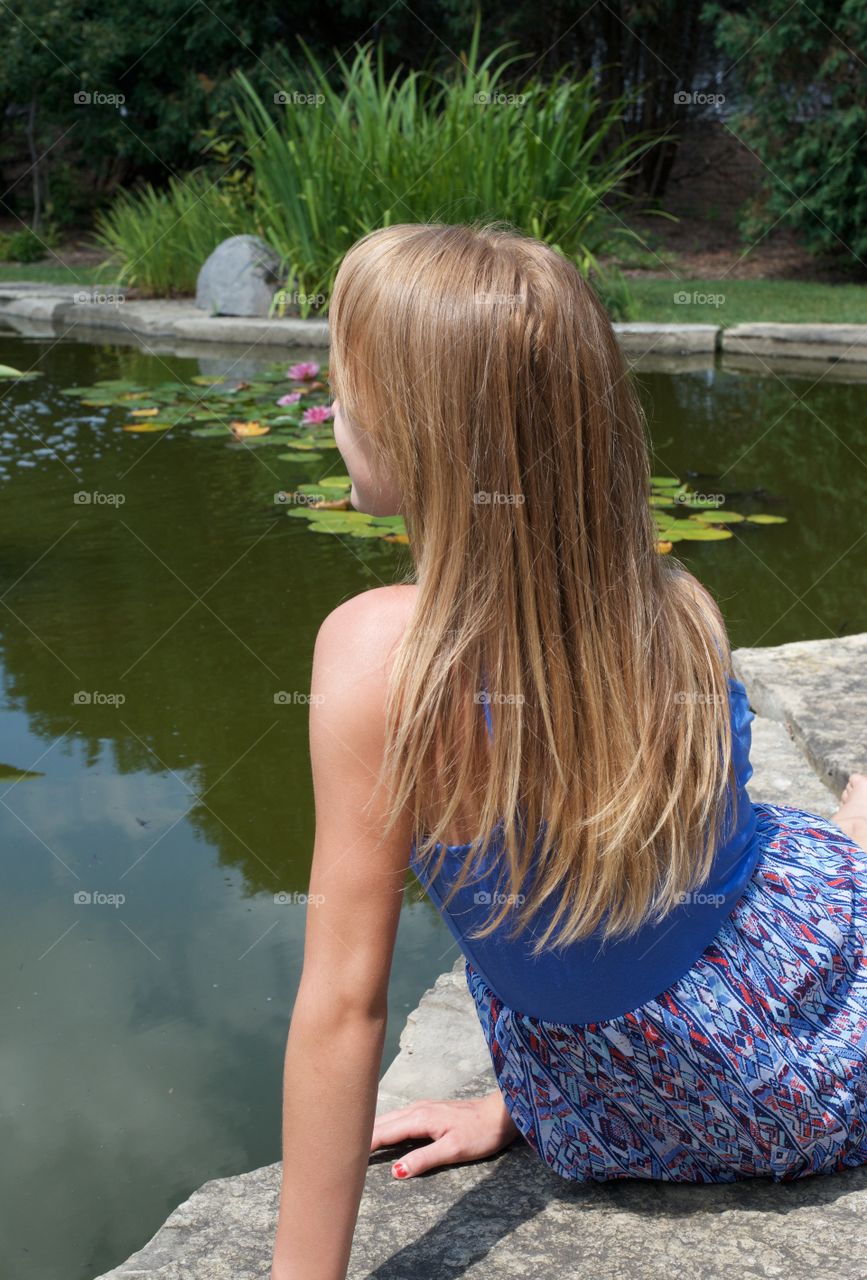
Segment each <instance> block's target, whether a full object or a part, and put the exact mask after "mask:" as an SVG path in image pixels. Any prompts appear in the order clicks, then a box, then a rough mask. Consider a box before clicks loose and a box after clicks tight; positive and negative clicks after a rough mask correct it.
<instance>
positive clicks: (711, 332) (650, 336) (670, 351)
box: [614, 321, 720, 355]
mask: <svg viewBox="0 0 867 1280" xmlns="http://www.w3.org/2000/svg"><path fill="white" fill-rule="evenodd" d="M614 332H615V333H616V334H617V339H618V341H619V343H620V345H621V347H622V348H623V350H624V351H625V352H626V353H627V354H630V355H649V354H650V353H653V354H655V355H689V354H693V353H696V352H708V351H711V352H712V351H716V349H717V346H718V345H719V335H720V326H719V325H716V324H652V323H650V322H647V321H635V322H629V323H623V324H615V325H614Z"/></svg>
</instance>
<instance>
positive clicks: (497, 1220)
mask: <svg viewBox="0 0 867 1280" xmlns="http://www.w3.org/2000/svg"><path fill="white" fill-rule="evenodd" d="M441 984H442V979H441V980H440V983H438V984H437V985H438V986H440V994H441V996H444V993H446V992H448V991H449V988H450V984H448V983H446V984H443V985H441ZM444 998H446V999H450V1000H451V999H458V1000H459V1002H461V1001H462V1002H463V1004H464V1006H465V1009H464V1011H463V1013H461V1012H460V1011H458V1017H459V1018H461V1019H464V1018H465V1015H466V1011H467V1009H466V1007H469V1006H470V1005H471V1001H470V996H469V993H468V992H467V990H466V986H465V985H464V987H463V994H462V996H459V991H458V989H457V987H455V988H454V990H453V991H451V993H450V994H449V995H447V996H445V997H444ZM441 1014H442V1006H441V1005H438V1000H437V998H436V995H435V990H434V991H431V992H428V993H427V994H426V996H425V997H424V998H423V1000H422V1003H421V1005H420V1006H419V1008H418V1010H416V1014H415V1031H414V1033H413V1034H414V1036H415V1037H416V1043H417V1044H419V1045H421V1044H425V1045H427V1044H428V1043H429V1037H433V1038H434V1040H435V1039H436V1037H437V1035H439V1037H440V1042H439V1045H438V1046H437V1047H436V1048H435V1049H434V1051H433V1052H434V1053H435V1054H437V1053H440V1052H442V1051H443V1048H445V1049H446V1052H448V1051H449V1041H450V1040H451V1039H453V1038H458V1037H459V1034H460V1031H459V1026H458V1024H457V1023H456V1025H455V1028H454V1030H453V1031H451V1032H450V1033H449V1035H448V1037H447V1039H446V1042H445V1045H444V1044H443V1041H442V1033H443V1031H445V1030H446V1028H445V1027H444V1026H443V1025H442V1023H441ZM472 1016H473V1017H475V1014H473V1015H472ZM428 1017H429V1018H430V1020H431V1025H430V1027H427V1026H425V1023H426V1021H427V1019H428ZM479 1034H481V1033H480V1032H479ZM430 1066H431V1063H430V1058H429V1056H428V1055H427V1054H424V1055H415V1056H414V1057H413V1059H412V1061H411V1062H408V1063H407V1064H406V1068H407V1070H406V1072H405V1073H404V1074H403V1075H402V1077H401V1086H400V1087H401V1089H402V1090H403V1091H404V1100H408V1099H409V1098H416V1097H419V1096H423V1095H424V1094H426V1093H428V1092H429V1091H430V1092H432V1093H436V1094H438V1095H439V1096H444V1097H449V1096H456V1097H475V1096H478V1095H479V1094H481V1093H483V1092H485V1091H486V1090H487V1089H488V1088H489V1087H490V1075H489V1071H487V1070H486V1071H485V1072H484V1073H483V1074H482V1075H481V1076H480V1077H478V1078H477V1079H472V1078H467V1079H464V1080H463V1081H462V1083H461V1085H460V1087H459V1088H458V1089H457V1090H454V1089H444V1090H442V1091H440V1090H437V1089H430V1090H429V1088H428V1082H429V1081H430V1080H431V1076H430V1074H429V1072H430ZM413 1075H414V1076H415V1078H413ZM394 1078H395V1077H394V1076H393V1079H394ZM383 1083H385V1081H383ZM411 1146H412V1144H404V1145H402V1146H400V1147H395V1148H392V1149H390V1150H388V1151H384V1152H381V1153H377V1155H376V1156H374V1157H373V1158H372V1160H371V1164H370V1169H369V1171H368V1175H367V1181H366V1184H365V1191H364V1197H363V1199H362V1204H361V1209H360V1212H359V1217H358V1224H357V1227H356V1232H355V1238H354V1243H353V1250H352V1258H351V1261H350V1267H349V1271H348V1280H415V1278H416V1277H423V1278H424V1280H453V1278H454V1277H457V1276H461V1277H468V1278H469V1280H514V1278H515V1277H533V1278H534V1280H535V1277H537V1276H545V1277H550V1278H551V1280H573V1278H575V1280H578V1278H579V1277H580V1278H581V1280H671V1277H672V1276H673V1275H676V1274H678V1273H680V1272H682V1271H685V1272H686V1273H687V1274H688V1275H689V1276H690V1277H691V1280H730V1277H732V1276H737V1277H738V1278H739V1280H741V1278H742V1277H747V1278H749V1277H755V1278H756V1280H758V1278H760V1277H761V1278H762V1280H771V1278H774V1280H784V1278H785V1280H818V1278H819V1277H825V1276H827V1277H834V1280H863V1276H864V1274H865V1271H864V1256H865V1251H867V1169H864V1168H861V1169H856V1170H851V1171H848V1172H846V1173H843V1174H836V1175H833V1176H827V1177H826V1176H818V1177H811V1178H804V1179H799V1180H797V1181H794V1182H789V1183H776V1184H775V1183H773V1182H772V1181H771V1180H770V1179H767V1178H756V1179H745V1180H743V1181H740V1182H736V1183H731V1184H727V1185H710V1186H696V1185H678V1184H673V1183H662V1182H653V1181H640V1180H637V1179H625V1180H623V1181H618V1182H613V1181H612V1182H604V1183H594V1184H588V1185H583V1186H581V1185H575V1184H573V1183H570V1182H567V1181H565V1180H564V1179H561V1178H559V1177H558V1176H557V1175H556V1174H554V1173H553V1172H551V1170H549V1169H548V1168H547V1167H546V1166H545V1165H543V1164H542V1162H541V1161H539V1160H538V1159H537V1157H536V1156H535V1155H534V1154H533V1152H532V1151H531V1150H530V1148H529V1147H528V1146H527V1144H526V1143H525V1142H523V1140H520V1139H519V1140H518V1141H517V1142H515V1143H514V1144H513V1145H512V1146H511V1147H510V1148H509V1149H508V1150H507V1151H505V1152H502V1153H501V1154H499V1155H498V1156H496V1157H494V1158H493V1159H490V1160H486V1161H482V1162H478V1163H474V1164H468V1165H461V1166H456V1167H454V1168H444V1169H438V1170H435V1171H433V1172H432V1173H430V1174H426V1175H423V1176H422V1177H419V1178H411V1179H409V1180H408V1181H405V1182H399V1181H398V1180H397V1179H395V1178H393V1177H392V1175H391V1172H390V1170H391V1164H392V1162H393V1161H394V1160H395V1159H397V1158H399V1156H400V1155H401V1154H403V1153H404V1151H406V1150H408V1149H410V1147H411ZM279 1187H280V1165H279V1164H272V1165H268V1166H266V1167H264V1168H261V1169H254V1170H253V1171H251V1172H250V1173H243V1174H239V1175H238V1176H236V1177H233V1178H221V1179H216V1180H214V1181H212V1182H207V1183H205V1185H204V1186H203V1187H201V1188H200V1189H199V1190H198V1191H197V1192H195V1194H194V1195H192V1196H191V1197H190V1198H189V1199H188V1200H187V1201H185V1202H184V1203H183V1204H182V1205H180V1206H179V1207H178V1208H177V1209H176V1210H175V1211H174V1213H173V1214H172V1215H171V1216H170V1217H169V1219H168V1220H167V1221H166V1223H165V1224H164V1226H163V1227H162V1228H161V1229H160V1231H159V1232H157V1234H156V1235H155V1236H154V1238H153V1239H152V1240H151V1241H150V1243H149V1244H147V1245H146V1246H145V1247H144V1248H143V1249H142V1250H140V1251H139V1252H138V1253H136V1254H134V1255H133V1256H132V1257H131V1258H130V1259H128V1260H127V1262H125V1263H123V1264H122V1265H121V1266H119V1267H117V1268H115V1269H114V1270H112V1271H109V1272H107V1273H106V1274H105V1275H104V1276H103V1277H101V1278H100V1280H121V1277H132V1276H151V1277H154V1278H156V1277H159V1278H160V1280H268V1275H269V1268H270V1250H271V1242H272V1240H273V1237H274V1231H275V1228H276V1221H277V1209H278V1203H279Z"/></svg>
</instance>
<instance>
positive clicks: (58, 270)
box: [0, 259, 100, 285]
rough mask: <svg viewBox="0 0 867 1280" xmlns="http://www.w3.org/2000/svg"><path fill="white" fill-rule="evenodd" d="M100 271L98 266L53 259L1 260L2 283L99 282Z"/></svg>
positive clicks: (0, 275)
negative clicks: (17, 262) (22, 261)
mask: <svg viewBox="0 0 867 1280" xmlns="http://www.w3.org/2000/svg"><path fill="white" fill-rule="evenodd" d="M98 272H99V267H97V266H92V265H88V266H85V265H77V266H74V267H64V266H61V264H60V263H58V262H55V261H53V259H49V261H48V262H28V263H26V264H24V265H22V264H16V263H12V262H0V284H69V285H75V284H82V285H89V284H99V283H100V280H99V278H98Z"/></svg>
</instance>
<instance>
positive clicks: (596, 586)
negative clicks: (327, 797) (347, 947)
mask: <svg viewBox="0 0 867 1280" xmlns="http://www.w3.org/2000/svg"><path fill="white" fill-rule="evenodd" d="M329 321H330V330H331V370H330V372H331V379H332V385H333V387H334V390H335V394H336V397H337V399H338V400H339V402H340V404H341V406H342V412H343V413H345V414H347V415H348V417H349V418H350V419H351V420H352V421H353V422H354V423H355V425H356V427H357V428H359V429H361V430H362V431H365V432H367V433H369V437H370V441H371V444H372V446H373V450H374V454H375V456H376V457H378V458H380V459H381V461H382V463H383V464H384V465H385V466H386V467H387V468H388V469H389V472H390V474H391V475H393V477H394V478H395V480H396V482H397V485H398V487H399V491H400V492H401V494H402V511H403V514H404V516H405V519H406V525H407V531H408V534H409V539H410V552H411V557H412V561H413V565H414V574H413V573H412V571H411V574H410V580H412V581H416V582H417V584H418V597H417V602H416V606H415V608H414V610H413V613H412V617H411V619H410V621H409V624H408V626H407V629H406V632H405V634H404V636H403V638H402V640H401V642H400V644H399V647H398V649H397V650H396V653H395V656H394V662H393V666H392V674H391V682H390V687H389V695H388V702H387V708H386V717H387V743H388V746H387V749H386V753H385V758H384V761H383V770H382V774H381V782H382V785H383V786H384V787H386V788H387V793H388V795H389V797H390V803H391V808H390V814H389V822H388V829H390V828H391V826H392V825H393V824H394V823H395V822H396V821H397V820H398V818H399V817H400V816H401V815H406V814H407V813H409V814H411V815H412V823H413V833H414V839H415V841H416V844H417V853H418V856H419V857H420V858H421V859H422V860H423V862H424V863H425V864H426V865H427V867H428V868H429V870H430V874H432V875H436V874H437V872H438V870H439V869H440V867H441V865H442V859H443V857H444V848H440V849H439V854H438V855H437V846H444V845H445V844H446V843H447V833H448V831H449V830H450V829H451V827H452V824H453V823H454V821H455V817H456V815H457V814H458V813H459V812H460V811H461V808H462V804H463V802H464V801H465V800H466V799H467V798H468V797H472V798H473V800H474V802H475V809H474V812H477V813H478V828H479V829H478V830H477V831H473V832H470V833H468V835H467V842H468V845H469V848H468V850H467V854H466V857H465V861H464V866H463V867H462V870H461V873H460V876H459V878H458V879H457V880H456V881H455V883H454V885H453V887H452V893H453V892H455V891H456V890H457V889H458V888H459V887H460V886H461V885H463V884H464V883H465V882H466V881H467V878H468V877H469V876H470V875H471V874H472V873H473V869H474V867H476V866H478V865H479V859H480V858H481V856H482V855H483V854H486V853H487V852H488V851H489V849H490V848H492V847H493V846H491V843H490V842H491V841H492V840H493V839H494V836H495V833H497V832H499V836H500V841H501V845H500V847H499V849H498V852H497V857H498V859H499V865H500V867H501V886H502V889H503V892H502V893H498V894H497V895H496V897H495V903H496V908H495V909H494V910H493V911H492V912H491V914H490V916H489V918H488V920H487V921H486V923H485V926H484V927H483V928H481V929H480V930H478V931H477V933H476V936H486V935H487V934H488V933H490V932H491V931H492V930H494V929H496V928H498V927H502V926H503V922H504V921H505V919H506V916H507V915H509V916H510V920H509V924H510V927H511V928H512V930H513V932H515V933H518V932H520V931H522V930H523V929H524V928H525V927H526V926H527V925H528V924H529V923H530V922H531V920H532V918H533V916H534V915H535V913H536V911H537V910H538V908H539V907H540V906H541V905H542V904H543V903H547V904H548V908H547V909H548V911H550V912H551V916H550V920H549V923H548V925H547V927H546V928H545V929H544V931H542V932H541V933H539V935H538V941H537V943H536V950H537V951H538V950H539V949H541V948H542V947H544V946H553V945H565V944H567V943H569V942H572V941H574V940H577V939H579V938H584V937H586V936H587V935H588V934H590V933H591V932H593V931H594V930H596V929H597V928H598V927H599V926H600V924H601V925H602V933H603V936H605V937H615V936H619V935H630V934H633V933H634V932H635V931H636V930H637V929H638V928H639V927H640V926H641V925H642V924H643V923H644V922H645V921H647V920H648V919H649V918H650V917H651V915H653V916H654V918H655V919H662V918H664V916H665V915H667V914H668V912H669V911H670V910H671V909H672V907H674V906H675V905H677V904H678V903H679V902H681V901H683V895H684V894H686V893H689V892H690V891H691V890H694V889H696V888H697V887H698V886H699V885H701V884H702V883H704V882H705V880H706V879H707V876H708V874H709V872H710V869H711V864H712V861H713V857H714V853H715V850H716V847H717V844H718V841H719V839H720V838H721V831H722V825H723V818H724V805H725V800H726V795H727V793H729V788H730V793H731V794H732V795H733V797H734V798H735V799H736V796H735V795H734V793H735V786H734V782H735V778H734V767H733V762H732V744H731V726H730V717H729V691H728V684H727V675H728V673H729V672H730V671H731V665H730V663H731V658H730V651H729V647H728V642H727V640H725V638H724V637H725V628H724V625H723V623H722V619H721V618H720V617H719V612H718V610H716V608H715V605H712V606H711V607H712V609H713V611H714V612H715V615H716V616H715V621H714V622H713V623H712V624H711V623H709V618H708V615H707V614H706V613H705V611H704V610H703V609H702V608H701V607H700V606H698V604H697V597H696V595H695V593H694V590H692V589H690V587H689V578H688V576H687V575H686V571H685V570H684V567H683V565H681V563H680V562H679V561H677V560H676V559H675V558H673V557H671V556H662V555H660V554H659V553H658V551H657V535H656V530H655V525H654V522H653V519H652V514H651V510H650V506H649V503H648V493H649V485H648V481H649V475H650V463H649V454H648V448H647V443H646V439H645V423H644V417H643V414H642V410H641V408H640V405H639V402H638V399H637V396H636V393H635V390H634V388H633V386H632V382H631V377H630V376H629V375H628V373H627V370H626V367H625V364H624V361H623V358H622V356H621V352H620V349H619V347H618V344H617V340H616V338H615V335H614V332H613V330H612V327H611V324H610V322H609V320H608V317H607V315H606V313H605V311H604V309H603V307H602V305H601V304H600V302H599V301H598V299H597V297H596V295H595V293H594V292H593V290H592V288H591V287H590V286H589V285H588V283H587V282H586V281H585V280H584V279H583V278H582V276H581V274H580V273H579V272H578V271H577V270H576V268H575V267H574V266H573V265H572V264H571V263H570V262H568V261H567V260H566V259H565V258H564V257H563V256H562V255H561V254H559V253H558V252H556V251H555V250H553V249H551V248H549V247H548V246H546V245H544V244H541V243H540V242H538V241H536V240H533V239H530V238H528V237H525V236H523V235H520V234H518V233H515V232H513V231H511V230H509V229H504V228H503V227H502V226H500V225H486V226H483V227H469V226H445V225H439V224H434V225H429V224H418V225H402V226H392V227H387V228H383V229H381V230H378V231H374V232H372V233H371V234H369V235H367V236H365V237H364V238H363V239H361V240H359V241H358V243H357V244H355V245H354V246H353V247H352V248H351V249H350V251H349V252H348V253H347V255H346V257H345V258H344V260H343V263H342V265H341V267H340V270H339V273H338V275H337V280H336V284H335V288H334V292H333V296H332V301H331V305H330V311H329ZM714 630H716V631H717V632H718V634H721V635H722V636H723V640H722V643H721V647H719V648H718V646H717V644H716V643H715V642H714ZM485 699H487V704H488V708H489V710H490V713H491V720H492V727H493V739H492V741H491V742H488V740H487V730H486V727H485V724H484V716H483V715H482V714H481V712H482V707H481V706H479V705H474V704H478V703H480V702H482V701H484V700H485ZM468 707H469V708H471V710H472V712H474V713H475V714H474V715H472V716H471V717H470V718H469V719H468V715H467V710H468ZM534 846H535V847H534ZM434 859H436V862H435V865H434V862H433V860H434ZM531 873H532V877H531ZM530 878H532V893H531V894H527V895H525V894H523V893H522V890H523V889H525V888H527V887H528V886H529V883H530ZM521 903H522V904H523V905H521V906H520V907H518V908H516V906H515V904H521Z"/></svg>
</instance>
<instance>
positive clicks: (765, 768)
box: [747, 716, 840, 818]
mask: <svg viewBox="0 0 867 1280" xmlns="http://www.w3.org/2000/svg"><path fill="white" fill-rule="evenodd" d="M751 727H752V735H753V741H752V747H751V750H750V762H751V764H752V766H753V776H752V778H750V781H749V784H748V786H747V792H748V793H749V797H750V799H751V800H752V801H753V802H754V803H758V802H759V801H762V802H764V803H765V804H786V805H790V806H791V807H792V808H793V809H802V810H804V811H805V812H806V813H817V814H819V816H820V817H822V818H830V817H831V815H832V814H834V813H836V811H837V810H838V809H839V807H840V799H839V792H835V791H833V790H832V789H831V788H830V787H829V786H826V785H825V784H824V783H823V781H822V779H821V778H820V777H819V775H818V774H817V773H816V771H815V770H814V769H813V767H812V765H811V764H810V763H809V761H808V760H807V758H806V757H805V755H804V753H803V751H802V750H801V749H800V747H799V746H798V744H797V743H796V742H795V741H794V739H793V737H792V734H791V733H790V731H789V730H788V729H787V727H786V726H785V724H783V723H782V722H781V721H779V720H769V719H768V717H767V716H756V718H755V720H754V721H753V723H752V726H751Z"/></svg>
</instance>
